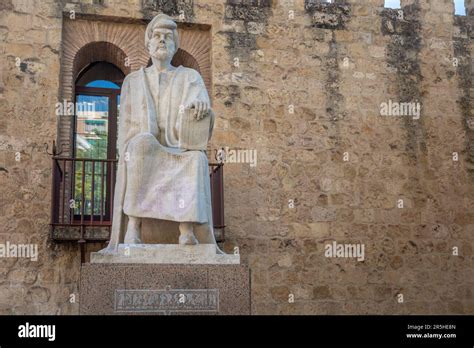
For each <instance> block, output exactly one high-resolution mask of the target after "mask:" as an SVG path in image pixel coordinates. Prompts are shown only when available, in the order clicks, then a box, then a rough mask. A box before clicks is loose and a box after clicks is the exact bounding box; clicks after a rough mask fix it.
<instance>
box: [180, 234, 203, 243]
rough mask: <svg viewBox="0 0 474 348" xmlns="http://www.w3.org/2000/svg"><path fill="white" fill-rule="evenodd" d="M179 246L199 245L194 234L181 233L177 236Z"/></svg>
mask: <svg viewBox="0 0 474 348" xmlns="http://www.w3.org/2000/svg"><path fill="white" fill-rule="evenodd" d="M179 244H181V245H196V244H199V242H198V240H197V239H196V237H195V236H194V233H192V232H188V233H181V235H180V236H179Z"/></svg>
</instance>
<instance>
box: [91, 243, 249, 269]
mask: <svg viewBox="0 0 474 348" xmlns="http://www.w3.org/2000/svg"><path fill="white" fill-rule="evenodd" d="M91 263H152V264H207V265H209V264H211V265H212V264H214V265H219V264H240V255H238V254H237V255H234V254H218V253H217V249H216V246H215V245H213V244H198V245H179V244H119V247H118V252H117V253H116V254H102V253H99V252H97V253H91Z"/></svg>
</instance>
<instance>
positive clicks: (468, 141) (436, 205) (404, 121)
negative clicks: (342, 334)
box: [0, 0, 474, 314]
mask: <svg viewBox="0 0 474 348" xmlns="http://www.w3.org/2000/svg"><path fill="white" fill-rule="evenodd" d="M383 3H384V1H383V0H366V1H359V0H346V1H344V0H338V1H335V3H334V4H322V3H321V1H317V0H293V1H291V0H282V1H277V0H273V1H272V0H180V1H165V0H163V1H162V0H159V1H158V0H102V1H96V0H94V1H93V0H89V1H86V0H82V1H79V0H76V1H66V0H61V1H58V0H54V1H53V0H45V1H38V0H4V1H2V3H1V4H0V11H1V13H0V39H1V41H0V42H1V44H0V161H1V163H0V167H1V168H0V183H1V185H0V212H2V214H0V226H1V227H0V243H5V242H6V241H10V242H11V243H36V244H38V247H39V257H38V261H36V262H34V261H29V260H26V259H13V258H4V259H1V258H0V274H1V277H0V313H2V314H11V313H14V314H22V313H35V314H43V313H48V314H53V313H61V314H73V313H77V312H78V305H77V301H78V300H80V299H76V302H75V303H74V301H72V300H71V294H77V292H78V282H79V271H80V257H79V248H78V247H77V245H73V244H55V243H53V242H52V241H51V240H50V239H49V226H48V223H49V214H50V213H49V210H50V198H51V197H50V183H51V160H50V158H49V156H48V155H47V154H46V153H45V152H44V143H49V144H51V142H52V140H54V139H56V137H57V134H58V130H57V125H58V120H57V117H56V116H55V113H54V111H55V103H56V102H57V101H58V99H59V98H60V95H61V92H62V91H61V76H60V70H61V69H60V67H61V59H62V57H61V52H62V47H63V45H64V44H65V43H64V42H63V41H62V37H63V35H62V28H63V23H64V21H63V16H64V15H65V14H66V15H67V14H69V13H71V11H74V12H75V13H78V14H82V15H84V16H91V18H92V17H93V18H96V19H97V18H105V17H104V16H107V18H109V17H112V18H114V20H116V21H118V22H121V21H122V22H123V21H126V20H127V19H131V20H132V19H133V20H137V19H144V20H148V19H150V18H152V16H153V15H154V14H156V13H157V11H158V10H160V9H162V10H163V11H165V12H167V13H169V14H170V15H173V16H174V17H175V18H176V19H177V20H178V21H179V20H180V19H179V17H180V15H182V19H181V21H183V22H190V23H200V24H207V25H211V31H212V82H213V86H212V95H211V98H212V100H213V108H214V110H215V113H216V115H217V116H218V119H217V121H216V128H215V132H214V135H213V139H212V142H211V148H212V149H213V150H217V149H219V148H221V147H224V148H228V149H227V150H228V151H227V155H228V158H227V160H228V161H227V162H228V163H226V165H225V209H226V210H225V212H226V225H227V228H226V241H225V244H224V248H225V250H227V251H228V252H233V251H234V250H236V249H235V248H236V247H238V251H239V252H240V254H241V258H242V260H243V262H245V263H247V264H248V265H249V266H250V268H251V271H252V282H251V287H252V310H253V313H254V314H369V313H370V314H402V313H406V314H415V313H416V314H447V313H449V314H465V313H470V314H472V313H474V299H473V290H472V289H473V288H474V267H473V266H474V263H473V260H474V259H473V242H474V209H473V208H474V195H473V194H474V185H473V183H474V174H473V173H474V145H473V144H474V119H473V115H472V98H473V97H472V71H473V65H472V54H473V43H472V36H473V32H472V26H473V18H474V17H472V16H467V17H459V16H454V5H453V2H452V1H451V0H411V1H402V11H399V10H390V9H384V8H383ZM473 6H474V5H473V3H472V1H466V7H467V8H468V13H470V14H472V10H473ZM389 102H395V103H397V102H400V103H419V105H420V106H421V112H420V115H419V117H407V116H404V117H402V116H382V115H381V105H382V104H383V103H389ZM50 150H51V149H50V148H49V151H50ZM233 150H235V151H236V152H237V150H251V151H254V150H255V151H256V154H257V162H256V166H251V165H250V163H231V162H232V157H231V156H230V155H231V154H232V151H233ZM18 153H19V154H20V157H19V158H18ZM209 155H210V157H211V158H212V157H213V155H214V153H213V152H211V153H210V154H209ZM244 162H246V161H244ZM247 162H248V161H247ZM334 241H335V242H336V243H338V244H357V245H363V246H364V250H365V255H364V260H363V261H358V260H357V259H355V258H331V257H326V249H327V247H326V246H327V245H331V244H332V243H333V242H334ZM401 295H402V296H401ZM71 301H72V302H73V303H71Z"/></svg>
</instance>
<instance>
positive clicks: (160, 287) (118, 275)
mask: <svg viewBox="0 0 474 348" xmlns="http://www.w3.org/2000/svg"><path fill="white" fill-rule="evenodd" d="M250 311H251V310H250V271H249V268H248V267H247V266H244V265H163V264H157V265H154V264H100V263H95V264H92V263H87V264H84V265H83V266H82V269H81V282H80V306H79V312H80V314H83V315H144V314H145V315H167V314H170V315H183V314H188V315H245V314H250Z"/></svg>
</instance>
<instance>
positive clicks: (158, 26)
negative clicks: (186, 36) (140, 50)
mask: <svg viewBox="0 0 474 348" xmlns="http://www.w3.org/2000/svg"><path fill="white" fill-rule="evenodd" d="M145 47H146V48H147V50H148V52H149V53H150V56H151V57H155V58H157V59H159V60H166V59H169V60H171V58H173V56H174V54H175V53H176V51H177V50H178V47H179V37H178V29H177V25H176V23H175V21H173V19H172V18H171V17H170V16H167V15H165V14H163V13H161V14H159V15H157V16H155V18H153V20H152V21H151V22H150V23H149V24H148V26H147V27H146V31H145Z"/></svg>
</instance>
